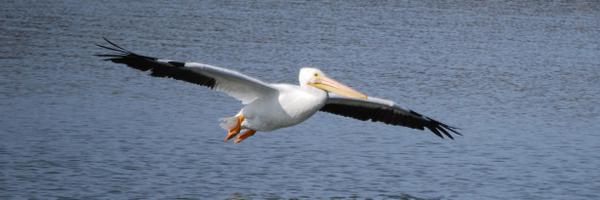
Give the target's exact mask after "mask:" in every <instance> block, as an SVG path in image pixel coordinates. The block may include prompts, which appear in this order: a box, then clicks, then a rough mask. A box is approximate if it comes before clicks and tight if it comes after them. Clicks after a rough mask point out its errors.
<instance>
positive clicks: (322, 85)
mask: <svg viewBox="0 0 600 200" xmlns="http://www.w3.org/2000/svg"><path fill="white" fill-rule="evenodd" d="M309 85H312V86H314V87H316V88H319V89H322V90H325V91H329V92H333V93H336V94H339V95H342V96H347V97H354V98H359V99H366V98H367V95H366V94H363V93H361V92H359V91H356V90H354V89H352V88H351V87H348V86H346V85H344V84H342V83H340V82H337V81H336V80H333V79H331V78H328V77H325V76H319V77H317V78H316V80H315V82H314V83H309Z"/></svg>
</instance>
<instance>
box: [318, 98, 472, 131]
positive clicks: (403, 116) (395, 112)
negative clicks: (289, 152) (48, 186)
mask: <svg viewBox="0 0 600 200" xmlns="http://www.w3.org/2000/svg"><path fill="white" fill-rule="evenodd" d="M320 111H324V112H329V113H333V114H337V115H342V116H346V117H352V118H355V119H359V120H363V121H366V120H371V121H374V122H383V123H386V124H392V125H398V126H405V127H409V128H414V129H420V130H424V129H425V128H427V129H429V130H431V132H433V133H434V134H436V135H437V136H439V137H441V138H444V135H445V136H446V137H449V138H450V139H454V137H452V134H451V133H454V134H457V135H462V134H460V133H459V132H458V131H456V129H457V128H455V127H452V126H448V125H446V124H444V123H441V122H439V121H437V120H434V119H431V118H429V117H426V116H423V115H421V114H419V113H417V112H415V111H412V110H410V109H405V108H402V107H400V106H398V105H396V103H394V102H393V101H390V100H386V99H380V98H375V97H368V98H367V99H356V98H348V97H343V96H340V95H336V94H332V93H330V94H329V98H328V99H327V103H326V104H325V106H323V108H321V110H320Z"/></svg>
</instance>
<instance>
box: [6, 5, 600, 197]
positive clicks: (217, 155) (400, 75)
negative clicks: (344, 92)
mask: <svg viewBox="0 0 600 200" xmlns="http://www.w3.org/2000/svg"><path fill="white" fill-rule="evenodd" d="M599 6H600V4H597V3H588V2H562V1H561V2H485V1H484V2H464V3H462V2H439V1H415V2H405V1H402V2H400V1H399V2H345V1H344V2H262V1H261V2H246V1H241V2H221V1H217V2H195V1H190V2H158V1H157V2H154V1H144V2H122V1H95V2H86V3H82V2H80V1H70V0H64V1H48V2H40V1H7V2H3V6H2V7H0V16H1V17H0V32H1V33H2V34H0V65H1V66H0V113H2V115H0V171H1V174H2V175H1V176H0V199H12V198H42V199H47V198H63V197H67V198H77V199H123V198H142V199H147V198H159V199H172V198H183V199H185V198H189V199H227V198H229V199H263V198H273V199H279V198H281V199H290V198H298V199H336V198H344V199H353V198H356V199H362V198H373V199H600V196H598V194H597V190H598V188H600V181H598V180H600V171H598V170H597V167H598V166H600V154H598V153H597V152H600V145H599V144H598V142H596V141H599V140H600V138H599V137H600V136H599V135H598V134H597V133H598V130H600V125H599V124H598V122H599V121H600V117H599V116H600V107H599V106H598V102H600V87H599V86H600V67H598V66H600V57H599V56H598V55H600V48H599V47H600V40H598V35H600V33H599V31H600V27H599V26H600V24H599V23H598V19H600V12H599V11H600V8H599ZM103 36H105V37H108V38H110V39H112V40H115V41H116V42H118V43H119V44H122V46H124V47H126V48H127V49H130V50H132V51H137V52H140V53H143V54H147V55H151V56H158V57H164V58H169V59H177V60H188V61H199V62H205V63H209V64H213V65H217V66H223V67H228V68H231V69H235V70H239V71H241V72H243V73H246V74H248V75H251V76H255V77H259V78H260V79H263V80H265V81H272V82H292V83H295V82H296V81H297V73H298V69H299V68H300V67H301V66H315V67H319V68H321V69H322V70H323V71H324V72H325V73H327V74H329V75H330V76H332V77H335V78H336V79H339V80H340V81H341V82H344V83H347V84H349V85H350V86H352V87H354V88H357V89H358V90H360V91H364V92H366V93H367V94H369V95H371V96H380V97H384V98H388V99H392V100H395V101H396V102H398V103H399V104H400V105H402V106H405V107H409V108H412V109H414V110H416V111H419V112H421V113H424V114H427V115H429V116H432V117H434V118H437V119H440V120H442V121H444V122H447V123H448V124H450V125H454V126H458V127H461V128H462V132H463V133H464V135H465V136H463V137H458V138H457V139H456V140H454V141H449V140H440V139H439V138H437V137H435V136H434V135H433V134H431V133H428V132H423V131H418V130H410V129H406V128H399V127H392V126H386V125H383V124H376V123H369V122H362V121H356V120H352V119H349V118H344V117H340V116H335V115H331V114H327V113H318V114H317V115H316V116H314V117H313V118H311V119H309V120H308V121H307V122H306V123H303V124H300V125H298V126H295V127H290V128H286V129H281V130H277V131H274V132H271V133H259V134H257V135H255V136H253V137H252V138H249V139H248V140H246V141H244V142H243V143H242V144H240V145H233V144H230V143H223V142H222V139H223V137H224V135H225V133H224V132H223V131H222V130H221V129H220V128H219V126H218V118H220V117H224V116H231V115H232V114H234V113H235V112H237V111H238V110H239V108H240V104H239V103H238V102H237V101H235V100H233V99H231V98H230V97H228V96H226V95H224V94H220V93H216V92H214V91H210V90H207V89H205V88H201V87H197V86H196V85H192V84H187V83H184V82H179V81H174V80H171V79H159V78H153V77H149V76H146V75H145V74H144V73H141V72H138V71H135V70H131V69H129V68H126V67H124V66H120V65H116V64H113V63H108V62H103V61H100V60H99V59H98V58H97V57H94V56H93V55H94V54H97V53H102V50H100V49H99V48H97V47H95V46H94V43H100V42H102V40H101V37H103ZM394 194H397V195H394Z"/></svg>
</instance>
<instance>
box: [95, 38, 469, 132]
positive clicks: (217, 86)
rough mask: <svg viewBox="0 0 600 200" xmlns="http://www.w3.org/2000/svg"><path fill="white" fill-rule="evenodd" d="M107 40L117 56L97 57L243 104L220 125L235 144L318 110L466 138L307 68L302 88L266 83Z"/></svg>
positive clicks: (284, 125)
mask: <svg viewBox="0 0 600 200" xmlns="http://www.w3.org/2000/svg"><path fill="white" fill-rule="evenodd" d="M103 39H104V40H105V41H106V42H107V43H108V44H109V45H100V44H96V45H97V46H99V47H101V48H104V49H106V50H110V51H111V52H110V53H108V54H97V55H96V56H99V57H103V58H104V60H107V61H112V62H115V63H122V64H125V65H127V66H128V67H131V68H134V69H138V70H141V71H150V75H151V76H155V77H170V78H174V79H178V80H182V81H186V82H190V83H194V84H198V85H202V86H206V87H208V88H211V89H213V90H216V91H221V92H225V93H227V94H228V95H230V96H232V97H234V98H236V99H238V100H240V101H241V102H242V104H244V107H243V108H242V109H241V110H240V111H239V112H238V113H237V114H236V115H234V116H232V117H226V118H222V119H221V120H220V126H221V127H222V128H223V129H225V130H226V131H227V135H226V136H225V139H224V140H225V141H228V140H230V139H232V138H234V137H236V136H237V137H236V139H235V140H234V143H236V144H237V143H239V142H241V141H242V140H244V139H246V138H248V137H250V136H252V135H254V134H255V133H256V131H273V130H276V129H280V128H284V127H289V126H293V125H296V124H299V123H301V122H303V121H305V120H306V119H308V118H309V117H311V116H312V115H314V114H315V113H316V112H317V111H323V112H329V113H333V114H337V115H342V116H346V117H352V118H355V119H359V120H364V121H366V120H371V121H374V122H383V123H386V124H391V125H398V126H404V127H408V128H413V129H420V130H425V129H428V130H430V131H431V132H433V133H434V134H435V135H437V136H439V137H441V138H444V136H445V137H448V138H450V139H454V137H453V136H452V134H457V135H461V134H460V133H459V132H458V131H456V130H457V128H455V127H452V126H448V125H446V124H444V123H442V122H439V121H437V120H434V119H432V118H429V117H427V116H424V115H421V114H419V113H417V112H415V111H412V110H410V109H406V108H403V107H400V106H398V105H397V104H396V103H395V102H393V101H390V100H386V99H381V98H376V97H370V96H367V95H366V94H364V93H361V92H358V91H356V90H354V89H352V88H350V87H349V86H346V85H344V84H342V83H340V82H338V81H336V80H334V79H332V78H330V77H329V76H327V75H326V74H325V73H323V72H322V71H321V70H319V69H317V68H309V67H304V68H301V69H300V73H299V75H298V79H299V85H293V84H276V83H266V82H263V81H261V80H258V79H256V78H252V77H250V76H246V75H244V74H241V73H239V72H236V71H233V70H229V69H225V68H221V67H216V66H212V65H208V64H202V63H197V62H180V61H174V60H167V59H158V58H154V57H149V56H144V55H140V54H136V53H133V52H131V51H128V50H125V49H124V48H122V47H120V46H118V45H116V44H115V43H113V42H111V41H110V40H108V39H106V38H103Z"/></svg>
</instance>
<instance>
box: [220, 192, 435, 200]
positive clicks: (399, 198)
mask: <svg viewBox="0 0 600 200" xmlns="http://www.w3.org/2000/svg"><path fill="white" fill-rule="evenodd" d="M256 198H262V199H272V200H276V199H310V198H311V197H310V196H298V197H291V198H290V197H282V196H279V195H277V194H267V195H254V194H242V193H232V194H231V195H229V197H227V198H226V199H227V200H248V199H256ZM321 198H322V199H331V200H334V199H335V200H337V199H396V200H439V199H441V198H419V197H415V196H412V195H409V194H399V195H383V194H380V195H377V196H374V197H364V196H360V195H358V194H352V195H349V196H332V197H321Z"/></svg>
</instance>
